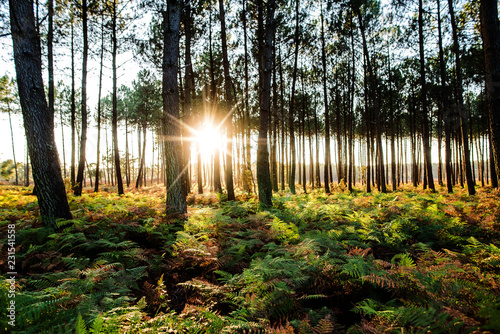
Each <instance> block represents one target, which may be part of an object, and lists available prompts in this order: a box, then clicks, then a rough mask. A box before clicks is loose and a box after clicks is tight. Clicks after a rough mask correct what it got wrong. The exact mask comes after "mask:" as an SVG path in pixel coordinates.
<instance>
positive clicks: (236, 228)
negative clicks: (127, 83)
mask: <svg viewBox="0 0 500 334" xmlns="http://www.w3.org/2000/svg"><path fill="white" fill-rule="evenodd" d="M23 192H24V193H23ZM27 193H28V192H27V190H22V188H19V190H6V189H4V188H0V195H1V197H0V198H1V199H0V201H1V202H2V206H3V207H5V208H6V209H7V210H0V232H4V233H5V231H6V229H7V225H8V224H11V222H12V221H15V222H16V240H18V241H19V245H18V250H17V251H16V257H17V262H18V263H19V265H21V264H22V267H23V275H22V277H19V279H18V280H17V282H18V284H19V288H18V290H17V296H16V307H17V310H18V318H17V320H18V322H17V326H18V327H17V329H18V330H19V331H20V332H23V333H41V332H43V333H69V332H76V333H141V332H153V333H162V332H165V333H173V332H178V333H365V332H384V331H388V332H398V333H400V332H410V333H427V332H432V333H463V332H474V331H492V332H495V331H497V330H498V329H499V328H500V323H499V321H498V319H499V318H500V298H499V293H498V283H497V282H498V281H500V273H499V263H500V251H499V244H498V240H499V238H498V237H499V234H498V232H496V228H497V225H495V224H497V222H498V218H499V217H498V214H499V211H498V210H496V211H495V210H492V208H494V207H495V205H497V204H496V203H498V199H499V198H498V195H494V194H491V193H482V192H479V193H478V195H477V196H478V199H477V200H475V199H474V200H471V202H468V203H465V202H463V199H462V197H461V195H460V194H456V195H440V196H434V195H431V194H427V193H424V194H418V193H414V192H409V191H405V192H398V193H392V194H371V195H368V194H362V193H352V194H340V193H335V194H332V195H330V196H325V195H324V194H323V193H321V192H315V193H311V194H307V195H305V194H301V195H296V196H289V195H282V194H281V195H280V194H277V195H276V198H275V202H276V203H277V206H278V207H279V209H276V208H273V209H270V210H267V211H259V210H258V208H257V203H256V202H255V201H246V202H237V201H236V202H217V201H215V202H213V201H212V200H213V199H214V198H212V197H211V195H206V196H207V198H210V203H209V206H207V205H200V204H196V206H195V207H192V208H190V213H189V215H188V216H187V217H186V219H185V220H179V219H173V218H169V217H167V216H164V214H163V204H164V203H162V201H161V200H160V199H156V197H152V196H151V195H148V194H145V193H139V192H138V193H135V194H134V193H131V194H127V195H125V196H122V197H118V196H116V195H113V194H106V193H103V194H84V196H82V197H81V198H74V197H72V196H70V197H69V198H70V205H71V209H72V211H73V213H74V219H72V220H69V221H60V222H58V226H60V227H61V229H62V230H61V231H58V232H56V233H54V232H53V231H51V230H48V229H45V228H43V227H39V226H40V224H39V223H38V222H37V218H36V217H37V215H36V214H34V213H33V212H34V211H35V210H37V205H36V202H35V201H36V198H35V197H33V196H31V195H26V194H27ZM204 196H205V195H204ZM196 201H198V199H195V202H196ZM492 215H493V216H492ZM472 217H474V219H473V218H472ZM5 246H6V245H5V243H4V244H2V251H5ZM7 292H8V284H7V281H6V280H2V284H0V298H2V300H5V299H6V295H7ZM388 296H390V298H391V300H388ZM353 305H354V309H353V308H352V307H353ZM2 312H5V310H1V311H0V316H2V320H1V321H2V322H1V323H0V325H1V326H2V328H6V326H7V324H6V323H5V320H4V319H6V317H5V313H2Z"/></svg>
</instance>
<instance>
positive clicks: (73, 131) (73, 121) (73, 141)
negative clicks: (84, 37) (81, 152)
mask: <svg viewBox="0 0 500 334" xmlns="http://www.w3.org/2000/svg"><path fill="white" fill-rule="evenodd" d="M75 96H76V91H75V28H74V23H73V20H71V166H70V169H71V172H70V174H71V188H74V187H75V185H76V173H75V160H76V129H75V127H76V100H75V99H76V97H75Z"/></svg>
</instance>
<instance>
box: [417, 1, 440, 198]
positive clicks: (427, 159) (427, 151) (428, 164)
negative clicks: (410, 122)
mask: <svg viewBox="0 0 500 334" xmlns="http://www.w3.org/2000/svg"><path fill="white" fill-rule="evenodd" d="M423 13H424V9H423V0H419V2H418V36H419V43H418V45H419V54H420V85H421V86H422V92H421V97H420V98H421V104H422V142H423V146H424V163H425V170H426V175H427V183H428V186H429V188H430V189H431V190H432V191H433V192H434V191H436V189H435V188H434V177H433V176H432V160H431V147H430V142H429V139H430V138H429V122H428V120H427V113H428V112H427V85H426V80H425V58H424V19H423ZM424 189H425V187H424Z"/></svg>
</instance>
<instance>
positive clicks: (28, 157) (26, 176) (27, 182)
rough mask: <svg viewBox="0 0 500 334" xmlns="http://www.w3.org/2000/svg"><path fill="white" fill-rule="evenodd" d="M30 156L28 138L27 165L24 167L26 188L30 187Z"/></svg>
mask: <svg viewBox="0 0 500 334" xmlns="http://www.w3.org/2000/svg"><path fill="white" fill-rule="evenodd" d="M29 160H30V155H29V149H28V139H27V138H26V164H25V166H24V171H25V172H24V186H25V187H29V186H30V161H29Z"/></svg>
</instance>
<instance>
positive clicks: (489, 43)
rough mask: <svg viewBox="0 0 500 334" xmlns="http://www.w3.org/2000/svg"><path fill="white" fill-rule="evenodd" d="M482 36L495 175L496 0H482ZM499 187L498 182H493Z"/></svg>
mask: <svg viewBox="0 0 500 334" xmlns="http://www.w3.org/2000/svg"><path fill="white" fill-rule="evenodd" d="M480 17H481V36H482V39H483V50H484V63H485V68H486V94H487V103H488V111H489V120H490V138H491V139H490V141H491V152H492V155H493V161H492V162H494V163H495V177H493V176H494V175H493V169H492V173H491V175H492V180H495V181H496V179H497V178H496V176H498V175H500V103H498V101H499V100H500V84H499V80H500V62H499V61H498V59H500V31H499V26H498V25H499V24H498V8H497V1H496V0H483V1H480ZM493 184H494V186H495V187H498V182H494V183H493Z"/></svg>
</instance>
